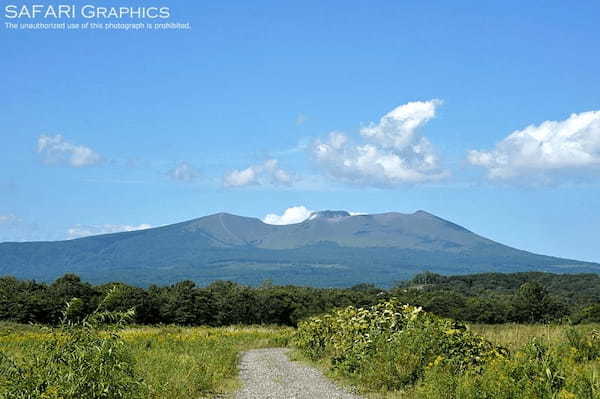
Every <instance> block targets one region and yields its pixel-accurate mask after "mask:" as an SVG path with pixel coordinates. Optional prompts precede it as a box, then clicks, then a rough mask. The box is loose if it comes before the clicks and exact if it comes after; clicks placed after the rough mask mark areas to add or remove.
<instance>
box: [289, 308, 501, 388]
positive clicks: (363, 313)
mask: <svg viewBox="0 0 600 399" xmlns="http://www.w3.org/2000/svg"><path fill="white" fill-rule="evenodd" d="M295 344H296V346H297V347H298V349H299V350H300V351H302V352H303V353H304V354H305V355H306V356H307V357H309V358H311V359H313V360H316V359H321V358H325V357H327V358H329V359H330V361H331V365H332V367H333V368H334V369H335V370H336V371H338V372H340V373H342V374H344V375H347V376H353V377H356V378H357V379H359V380H360V381H361V383H362V384H363V385H366V386H369V387H371V388H374V389H400V388H402V387H404V386H407V385H411V384H414V383H415V382H416V381H418V380H419V379H420V378H421V377H423V375H424V373H425V371H426V370H427V369H428V368H431V367H438V366H444V367H447V368H448V369H451V370H453V372H454V373H463V372H465V371H466V370H470V369H477V368H478V367H481V366H482V365H483V364H484V363H485V362H487V361H488V360H490V359H495V358H501V357H504V356H506V355H507V351H506V350H505V349H504V348H501V347H499V346H496V345H493V344H491V343H490V342H489V341H486V340H485V339H483V338H481V337H479V336H477V335H475V334H473V333H471V332H470V331H468V330H467V328H466V326H464V325H463V324H461V323H458V322H455V321H453V320H449V319H444V318H440V317H437V316H434V315H432V314H429V313H426V312H423V311H422V309H421V308H418V307H413V306H409V305H401V304H400V303H399V302H398V301H396V300H390V301H387V302H382V303H380V304H378V305H375V306H372V307H370V308H367V309H364V308H359V309H357V308H354V307H347V308H344V309H338V310H335V311H333V312H331V313H329V314H326V315H323V316H320V317H313V318H310V319H307V320H305V321H303V322H301V323H300V324H299V326H298V333H297V335H296V338H295Z"/></svg>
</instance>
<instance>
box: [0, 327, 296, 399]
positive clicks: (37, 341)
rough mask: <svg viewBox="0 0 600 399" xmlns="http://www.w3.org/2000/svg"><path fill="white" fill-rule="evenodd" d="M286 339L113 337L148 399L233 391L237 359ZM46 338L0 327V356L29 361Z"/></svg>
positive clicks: (127, 333)
mask: <svg viewBox="0 0 600 399" xmlns="http://www.w3.org/2000/svg"><path fill="white" fill-rule="evenodd" d="M292 333H293V330H292V329H291V328H281V327H253V326H245V327H242V326H239V327H238V326H235V327H222V328H209V327H152V328H150V327H140V328H127V329H125V330H122V331H120V333H119V335H120V336H121V337H122V339H123V341H124V342H125V345H126V347H127V349H128V350H129V353H130V354H131V355H132V357H133V360H134V364H135V371H136V375H137V376H139V377H141V378H142V379H143V381H144V382H145V384H146V385H147V392H148V397H149V398H156V399H158V398H161V399H167V398H169V399H171V398H172V399H187V398H199V397H214V396H216V395H218V394H223V393H227V392H231V391H233V390H235V389H236V388H237V380H236V375H237V359H238V354H239V353H240V352H242V351H244V350H248V349H254V348H264V347H280V346H286V345H287V343H288V341H289V339H290V337H291V335H292ZM47 338H48V332H47V331H45V330H44V329H43V328H38V327H32V326H24V325H18V324H7V323H0V351H1V352H4V353H5V354H7V355H9V356H11V357H12V358H24V357H27V356H31V355H32V354H33V353H34V352H35V351H37V350H39V349H40V347H41V345H42V344H43V342H44V341H45V340H46V339H47ZM0 384H1V381H0ZM0 397H2V388H1V386H0Z"/></svg>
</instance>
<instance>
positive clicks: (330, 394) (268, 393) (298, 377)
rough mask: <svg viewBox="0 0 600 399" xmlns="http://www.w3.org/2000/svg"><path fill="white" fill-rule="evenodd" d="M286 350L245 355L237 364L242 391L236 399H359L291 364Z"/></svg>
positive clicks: (275, 349) (320, 377)
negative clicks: (238, 365)
mask: <svg viewBox="0 0 600 399" xmlns="http://www.w3.org/2000/svg"><path fill="white" fill-rule="evenodd" d="M288 351H289V349H281V348H268V349H255V350H251V351H248V352H244V354H243V355H242V360H241V364H240V378H241V379H242V382H243V384H244V386H243V388H242V389H241V390H240V391H238V392H237V393H236V395H235V399H305V398H306V399H360V397H359V396H356V395H353V394H350V393H348V392H346V391H344V390H343V389H341V388H339V387H338V386H336V385H335V384H334V383H333V382H331V381H329V380H328V379H327V378H325V377H324V376H323V374H321V372H319V371H318V370H316V369H314V368H312V367H308V366H305V365H303V364H300V363H298V362H291V361H290V360H289V359H288V358H287V356H286V352H288Z"/></svg>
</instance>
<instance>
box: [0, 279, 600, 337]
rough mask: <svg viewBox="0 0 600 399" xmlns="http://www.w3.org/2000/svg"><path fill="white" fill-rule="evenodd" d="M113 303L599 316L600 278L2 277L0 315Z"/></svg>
mask: <svg viewBox="0 0 600 399" xmlns="http://www.w3.org/2000/svg"><path fill="white" fill-rule="evenodd" d="M115 285H116V286H119V288H120V295H119V296H118V299H117V300H115V301H114V302H113V303H111V304H110V306H111V307H112V308H113V309H114V310H126V309H129V308H132V307H133V308H135V309H136V320H135V321H136V323H139V324H160V323H164V324H179V325H211V326H222V325H231V324H282V325H291V326H294V325H296V324H297V323H298V321H299V320H301V319H303V318H306V317H308V316H312V315H316V314H320V313H324V312H327V311H329V310H331V309H333V308H337V307H343V306H349V305H353V306H357V307H364V306H368V305H372V304H375V303H377V302H380V301H381V300H385V299H388V298H390V297H397V298H399V299H400V300H401V301H402V302H405V303H409V304H412V305H418V306H422V307H424V308H425V310H427V311H430V312H433V313H436V314H438V315H441V316H444V317H451V318H454V319H458V320H463V321H471V322H481V323H504V322H549V321H565V320H568V321H570V322H573V323H580V322H599V321H600V277H599V276H598V275H596V274H551V273H537V272H531V273H513V274H502V273H485V274H472V275H461V276H443V275H439V274H434V273H429V272H426V273H421V274H419V275H417V276H415V277H414V278H413V279H411V280H408V281H404V282H401V283H399V284H397V285H396V286H395V287H394V288H391V289H388V290H385V289H381V288H378V287H376V286H375V285H373V284H368V283H363V284H359V285H355V286H353V287H351V288H314V287H301V286H293V285H286V286H279V285H274V284H273V283H272V282H270V281H265V282H263V283H262V284H261V285H258V286H255V287H251V286H247V285H242V284H238V283H234V282H231V281H216V282H213V283H211V284H210V285H207V286H204V287H200V286H197V285H196V284H195V283H194V282H193V281H189V280H186V281H181V282H178V283H176V284H172V285H168V286H156V285H152V286H150V287H148V288H140V287H135V286H131V285H127V284H124V283H120V282H113V283H107V284H102V285H92V284H89V283H87V282H84V281H82V280H81V279H80V278H79V276H77V275H74V274H66V275H64V276H62V277H60V278H58V279H57V280H55V281H54V282H53V283H51V284H46V283H39V282H36V281H31V280H19V279H16V278H14V277H2V278H0V320H5V321H13V322H20V323H43V324H55V323H57V322H58V321H59V319H60V315H61V313H60V312H61V311H62V309H63V308H64V304H65V302H66V301H68V300H70V299H72V298H80V299H81V300H82V302H83V306H82V308H81V309H80V310H79V311H80V312H81V317H83V316H85V314H87V313H89V312H91V311H93V309H94V308H95V306H97V303H98V301H99V300H100V298H101V297H102V296H103V295H104V294H105V293H106V292H107V291H108V290H109V289H111V288H112V287H114V286H115Z"/></svg>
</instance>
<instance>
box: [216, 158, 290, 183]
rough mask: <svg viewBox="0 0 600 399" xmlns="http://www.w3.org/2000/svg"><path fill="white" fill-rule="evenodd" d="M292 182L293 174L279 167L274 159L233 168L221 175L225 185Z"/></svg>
mask: <svg viewBox="0 0 600 399" xmlns="http://www.w3.org/2000/svg"><path fill="white" fill-rule="evenodd" d="M293 182H294V176H292V175H291V174H290V173H289V172H286V171H285V170H283V169H282V168H280V167H279V162H278V161H277V160H276V159H269V160H268V161H266V162H264V163H262V164H259V165H251V166H249V167H248V168H246V169H242V170H234V171H232V172H230V173H228V174H226V175H225V176H224V177H223V185H224V186H225V187H243V186H250V185H266V184H272V185H275V186H282V185H283V186H289V185H291V184H292V183H293Z"/></svg>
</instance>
